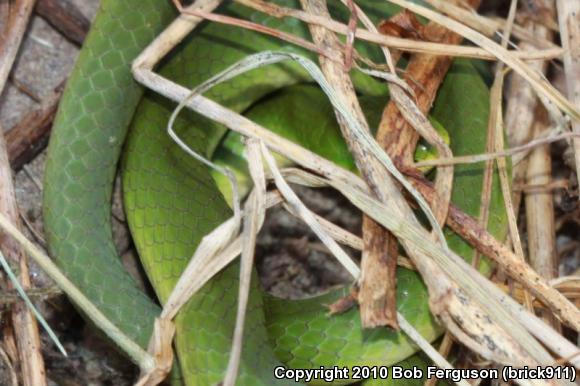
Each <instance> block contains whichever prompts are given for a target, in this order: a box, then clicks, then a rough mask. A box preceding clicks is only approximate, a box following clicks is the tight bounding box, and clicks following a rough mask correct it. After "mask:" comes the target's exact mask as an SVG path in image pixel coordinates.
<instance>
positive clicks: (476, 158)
mask: <svg viewBox="0 0 580 386" xmlns="http://www.w3.org/2000/svg"><path fill="white" fill-rule="evenodd" d="M558 132H559V130H558V129H555V130H552V131H550V132H545V133H543V134H541V135H539V136H538V137H536V138H534V139H533V140H531V141H529V142H527V143H524V144H523V145H520V146H514V147H512V148H511V149H506V150H501V151H495V152H490V153H482V154H472V155H466V156H457V157H453V158H437V159H433V160H426V161H419V162H415V163H414V166H415V167H416V168H420V167H426V166H442V165H457V164H474V163H479V162H485V161H490V160H493V159H496V158H501V157H513V158H514V160H513V162H514V163H516V162H517V161H518V160H516V159H515V158H516V156H517V155H520V154H526V155H527V153H529V152H530V150H533V149H535V148H536V147H539V146H543V145H547V144H550V143H553V142H558V141H562V140H566V139H573V138H580V134H577V133H561V134H558ZM519 159H523V157H519ZM522 185H523V184H522Z"/></svg>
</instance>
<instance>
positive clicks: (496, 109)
mask: <svg viewBox="0 0 580 386" xmlns="http://www.w3.org/2000/svg"><path fill="white" fill-rule="evenodd" d="M516 9H517V1H516V0H512V1H511V4H510V10H509V15H508V19H507V22H506V24H505V28H504V30H503V34H502V35H503V38H502V47H503V48H506V47H507V46H508V42H509V39H510V36H511V32H512V28H513V25H514V20H515V17H516ZM504 79H505V71H504V66H503V63H501V62H500V63H498V64H497V67H496V70H495V76H494V82H493V86H492V88H491V93H490V106H491V109H490V116H489V122H488V146H489V147H490V148H491V149H490V150H492V151H495V152H498V151H502V150H503V149H504V123H503V108H502V102H503V100H502V96H503V85H504ZM495 161H496V162H495V163H496V164H497V170H498V175H499V180H500V186H501V191H502V196H503V201H504V206H505V211H506V213H507V219H508V229H509V241H510V242H511V244H512V246H513V249H514V252H515V254H516V256H518V257H519V258H520V260H521V261H525V256H524V251H523V249H522V243H521V238H520V234H519V230H518V225H517V215H516V213H517V210H516V209H514V205H513V202H512V194H511V190H510V178H509V176H508V171H507V170H508V169H507V163H506V160H505V159H504V158H497V159H496V160H495ZM493 164H494V163H493V162H488V163H487V164H486V169H485V183H487V184H488V185H487V186H484V191H485V202H484V195H483V194H482V201H481V202H482V207H481V212H480V213H482V215H481V216H480V221H482V224H484V228H487V223H488V220H489V204H490V200H491V188H492V176H493ZM478 258H479V254H476V256H475V257H474V264H478V261H477V260H478ZM524 300H525V304H526V307H527V309H528V310H529V311H530V312H533V306H532V298H531V296H530V295H529V293H528V292H526V291H524Z"/></svg>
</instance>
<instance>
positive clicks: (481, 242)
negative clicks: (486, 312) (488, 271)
mask: <svg viewBox="0 0 580 386" xmlns="http://www.w3.org/2000/svg"><path fill="white" fill-rule="evenodd" d="M405 172H406V173H408V177H409V178H410V180H411V182H412V183H413V186H415V188H416V189H417V190H418V191H419V192H421V194H422V195H423V196H424V197H425V198H426V199H427V200H429V201H430V200H431V199H432V198H433V197H435V195H436V194H437V193H436V191H435V189H434V188H433V185H432V183H431V182H430V181H428V180H427V179H425V178H424V177H422V176H421V175H420V174H418V172H417V171H416V170H415V171H413V170H406V171H405ZM447 225H448V226H449V227H450V228H451V229H452V230H453V231H454V232H455V233H457V234H458V235H459V236H461V237H462V238H463V239H465V240H466V241H467V242H468V243H469V244H470V245H471V246H473V247H474V248H476V249H477V250H478V251H479V252H480V253H482V254H484V255H486V256H488V257H489V258H491V259H492V260H494V261H495V262H496V263H497V264H498V265H499V267H500V268H502V269H504V270H505V271H506V272H507V273H508V274H509V275H510V276H511V277H512V278H514V279H515V280H517V281H518V282H520V283H521V284H522V285H523V286H524V288H526V289H527V290H529V291H530V292H531V293H533V294H534V295H535V296H536V297H537V298H538V299H540V300H541V301H543V302H544V303H545V304H546V306H548V307H549V308H550V309H551V310H552V311H553V312H554V313H555V314H556V315H558V317H559V318H560V319H561V320H562V321H563V322H564V323H565V324H567V325H569V326H570V327H572V328H574V329H580V322H578V320H577V319H576V318H575V317H574V316H573V315H574V314H576V313H577V312H578V311H577V310H576V309H573V308H571V307H570V305H569V304H566V303H563V302H562V301H561V298H560V294H559V293H557V292H554V291H553V288H551V287H550V286H549V285H548V284H547V282H546V281H545V280H543V279H542V278H541V277H540V276H539V275H538V274H537V272H535V271H534V270H533V269H532V268H531V267H530V266H528V265H527V264H526V263H525V262H522V261H521V260H520V259H518V257H517V256H516V255H515V254H514V253H513V252H512V251H511V250H510V249H509V248H507V247H506V246H505V245H503V244H502V243H501V242H499V241H498V240H497V239H495V238H494V237H493V236H492V235H491V234H490V233H489V232H488V231H487V230H485V229H483V228H482V227H481V225H480V224H479V223H478V222H477V220H476V219H474V218H473V217H471V216H469V215H467V214H466V213H465V212H463V211H462V210H461V209H460V208H458V207H457V206H455V205H453V204H451V205H449V216H448V218H447Z"/></svg>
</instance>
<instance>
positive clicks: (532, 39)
mask: <svg viewBox="0 0 580 386" xmlns="http://www.w3.org/2000/svg"><path fill="white" fill-rule="evenodd" d="M426 1H427V3H429V4H430V5H432V6H433V7H434V8H436V9H438V10H439V11H441V12H443V13H445V14H447V15H449V16H451V17H452V18H454V19H455V20H458V21H461V22H462V23H464V24H466V25H468V26H469V27H471V28H473V29H475V30H477V31H479V32H481V33H483V34H485V35H486V36H489V37H493V35H496V34H497V35H500V36H501V35H503V34H501V33H500V31H501V30H502V29H504V28H505V25H506V23H508V21H507V20H505V19H502V18H497V17H496V18H490V17H485V16H482V15H480V14H478V13H476V12H474V11H472V10H467V9H464V8H462V7H460V6H457V5H455V4H453V3H450V2H447V1H443V0H426ZM512 34H513V35H514V36H515V37H516V38H518V39H520V40H522V41H525V42H528V43H531V44H532V45H534V46H536V47H539V48H554V47H556V45H555V44H554V43H552V42H551V41H549V40H546V39H543V38H541V37H538V36H534V35H533V34H530V33H529V32H528V31H527V30H526V29H525V28H523V27H521V26H519V25H517V24H514V25H513V26H512ZM523 51H525V50H523Z"/></svg>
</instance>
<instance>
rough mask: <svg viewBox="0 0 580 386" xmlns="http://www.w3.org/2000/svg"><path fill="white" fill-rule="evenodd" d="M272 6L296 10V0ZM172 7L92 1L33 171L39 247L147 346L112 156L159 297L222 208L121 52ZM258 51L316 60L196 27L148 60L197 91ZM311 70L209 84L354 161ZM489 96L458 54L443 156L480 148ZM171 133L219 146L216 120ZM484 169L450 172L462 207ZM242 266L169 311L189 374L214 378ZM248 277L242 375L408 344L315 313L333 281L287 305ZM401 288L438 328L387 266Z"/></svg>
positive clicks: (286, 24)
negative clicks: (42, 234)
mask: <svg viewBox="0 0 580 386" xmlns="http://www.w3.org/2000/svg"><path fill="white" fill-rule="evenodd" d="M276 2H277V3H280V4H281V5H284V6H294V7H296V6H297V3H296V2H294V1H293V0H277V1H276ZM359 4H360V5H361V6H363V7H364V8H365V10H366V11H367V13H368V14H369V15H370V16H371V18H374V20H375V21H377V20H379V19H385V18H387V17H389V16H390V15H392V14H393V12H394V11H395V9H394V8H393V7H391V6H389V5H388V3H386V2H384V1H374V0H361V1H360V2H359ZM329 7H330V9H331V11H332V12H333V14H334V15H335V17H337V18H341V17H342V18H345V17H347V12H346V10H345V9H343V7H342V5H340V4H339V2H338V1H334V0H333V1H329ZM219 12H223V13H227V14H229V15H233V16H236V17H243V18H245V19H248V20H252V21H254V22H258V23H262V24H265V25H268V26H269V27H273V28H277V29H280V30H283V31H285V32H289V33H293V34H295V35H298V36H302V37H304V38H307V37H308V30H307V28H306V26H305V25H304V24H301V23H299V22H297V21H296V20H293V19H276V18H273V17H270V16H267V15H264V14H260V13H257V12H254V11H250V10H248V9H245V8H243V7H242V6H240V5H238V4H235V3H229V2H228V3H226V4H225V5H224V6H223V7H222V8H221V9H220V10H219ZM175 16H176V15H175V12H174V11H173V10H172V8H171V6H170V2H169V1H159V0H103V1H102V6H101V10H100V12H99V15H98V16H97V18H96V20H95V22H94V24H93V27H92V30H91V32H90V34H89V36H88V37H87V40H86V42H85V46H84V48H83V50H82V52H81V54H80V56H79V59H78V61H77V64H76V67H75V70H74V71H73V73H72V75H71V77H70V79H69V82H68V86H67V90H66V92H65V94H64V96H63V99H62V102H61V105H60V108H59V112H58V114H57V117H56V120H55V124H54V127H53V134H52V137H51V140H50V146H49V152H48V160H47V169H46V176H45V191H44V220H45V229H46V233H47V239H48V244H49V248H50V253H51V254H52V256H54V258H55V259H56V261H57V262H58V263H59V265H60V266H61V267H62V269H63V271H64V272H65V273H66V274H67V275H68V276H69V277H70V278H71V280H73V281H74V283H75V284H76V285H77V286H79V287H80V288H81V289H82V290H83V291H84V292H85V293H86V294H87V296H88V297H89V298H90V299H91V300H92V301H93V302H94V303H95V304H96V305H97V306H98V307H99V308H100V309H101V310H102V311H103V312H104V313H105V315H107V317H108V318H110V319H111V320H112V321H113V322H114V323H116V324H117V325H118V326H119V327H120V328H121V329H122V330H123V331H124V332H125V333H126V334H127V335H129V336H130V337H132V338H134V339H136V340H137V341H138V342H139V343H140V344H141V345H142V346H143V347H146V345H147V343H148V339H149V336H150V334H151V330H152V323H153V319H154V317H155V316H156V315H158V314H159V311H160V308H159V306H158V305H157V303H156V301H155V300H153V299H151V298H150V297H148V296H147V295H146V294H144V293H143V292H142V291H141V290H140V289H139V288H138V287H137V285H136V284H135V282H134V280H133V279H132V278H131V277H130V276H129V275H128V274H127V273H126V272H125V271H124V270H123V267H122V264H121V263H120V260H119V257H118V254H117V251H116V250H115V246H114V244H113V241H112V232H111V226H110V201H111V192H112V187H113V182H114V179H115V173H116V170H117V166H118V161H119V158H120V155H121V153H123V154H124V158H123V162H122V164H123V165H122V166H123V190H124V200H125V209H126V212H127V218H128V222H129V226H130V228H131V233H132V236H133V238H134V241H135V244H136V246H137V250H138V252H139V255H140V259H141V262H142V264H143V266H144V268H145V270H146V272H147V275H148V278H149V280H150V281H151V284H152V286H153V288H154V290H155V294H156V296H157V298H158V300H159V301H160V302H161V303H163V302H164V301H165V300H166V299H167V297H168V295H169V293H170V291H171V290H172V288H173V285H174V284H175V282H176V280H177V279H178V277H179V275H180V273H181V271H182V270H183V269H184V267H185V265H186V264H187V262H188V260H189V259H190V257H191V256H192V255H193V252H194V251H195V248H196V246H197V244H198V243H199V241H200V240H201V238H202V237H203V236H204V235H205V234H207V233H208V232H209V231H211V230H212V229H213V228H215V227H216V226H217V225H218V224H219V223H221V222H222V221H224V220H225V219H226V218H227V217H228V216H229V215H230V210H229V207H228V205H227V203H226V201H225V200H224V198H223V196H222V195H221V194H220V192H219V191H218V189H217V187H216V184H215V182H214V180H213V179H212V178H211V175H210V173H209V171H208V170H207V169H206V167H204V166H202V165H200V164H199V163H198V162H196V161H195V160H192V159H191V158H189V157H187V155H186V154H185V153H184V152H182V151H181V150H180V149H179V148H178V147H177V146H176V145H175V144H173V143H172V142H171V141H170V139H169V137H168V136H167V135H166V132H165V127H166V124H167V120H168V117H169V113H170V112H171V109H172V108H173V106H174V105H173V104H172V103H170V102H169V101H167V100H165V99H163V98H161V97H160V96H156V95H153V94H152V93H147V95H146V96H145V97H144V98H142V94H143V90H142V89H141V88H140V87H139V86H138V85H137V84H136V83H135V82H134V80H133V79H132V76H131V73H130V63H131V61H132V59H134V58H135V57H136V56H137V55H138V54H139V53H140V51H142V50H143V49H144V47H145V46H146V45H147V44H148V43H149V42H150V41H151V40H152V39H153V37H154V36H155V35H156V34H157V33H159V32H160V31H161V30H162V28H163V27H164V26H166V25H167V24H168V23H169V22H170V20H171V19H172V18H174V17H175ZM357 49H358V50H359V52H360V53H361V54H364V55H366V56H368V57H370V58H371V59H372V60H375V61H379V60H380V56H379V55H380V52H379V51H378V49H377V48H376V47H371V46H368V45H365V44H362V43H358V45H357ZM262 50H289V51H292V52H296V53H299V54H301V55H306V56H310V57H311V58H313V56H312V54H311V53H307V52H304V51H302V50H301V49H298V48H295V47H293V46H290V45H288V44H286V43H284V42H280V41H278V40H276V39H274V38H272V37H268V36H265V35H260V34H258V33H255V32H252V31H247V30H241V29H239V28H235V27H231V26H225V25H217V24H211V23H202V24H201V25H200V26H199V27H198V28H197V29H196V31H195V32H194V33H193V34H192V36H190V37H189V38H188V39H186V41H185V42H184V43H183V44H182V45H181V46H180V47H179V48H178V49H177V50H176V51H175V52H174V53H172V54H171V55H170V57H169V58H168V60H166V61H165V63H164V64H163V65H162V66H161V68H160V69H158V71H160V73H161V74H162V75H163V76H166V77H169V78H171V79H172V80H174V81H176V82H178V83H180V84H183V85H185V86H187V87H194V86H196V85H198V84H200V83H201V82H203V81H204V80H206V79H208V78H209V77H211V76H212V75H213V74H216V73H217V72H219V71H221V70H223V69H224V68H226V67H228V66H229V65H231V64H233V63H234V62H236V61H238V60H240V59H242V58H243V57H245V56H247V55H248V54H251V53H254V52H258V51H262ZM353 78H354V80H355V84H356V86H357V91H358V92H359V93H360V94H361V95H363V98H362V99H363V101H364V103H363V104H366V105H368V108H367V109H365V110H366V113H367V115H368V120H369V122H370V123H371V125H374V126H376V124H377V123H378V119H379V117H380V110H381V109H382V106H384V103H385V101H386V98H387V88H386V86H385V85H384V84H382V83H381V82H379V81H377V80H374V79H371V78H370V77H368V76H366V75H363V74H361V73H354V74H353ZM308 81H309V79H308V77H306V76H305V74H304V72H303V71H302V70H300V69H299V68H298V67H296V66H294V65H290V64H281V65H276V66H268V67H265V68H263V69H260V70H254V71H252V72H250V73H247V74H244V75H242V76H239V77H237V78H235V79H233V80H230V81H228V82H226V83H224V84H221V85H219V86H217V87H215V88H214V89H212V90H211V91H209V92H208V93H207V96H209V97H210V98H212V99H214V100H215V101H217V102H219V103H221V104H224V105H225V106H227V107H229V108H230V109H233V110H235V111H238V112H240V113H244V114H245V115H247V116H248V117H250V118H251V119H253V120H255V121H257V122H258V123H260V124H262V125H264V126H265V127H268V128H270V129H272V130H274V131H277V132H278V133H280V134H281V135H284V136H286V137H288V138H290V139H292V140H294V141H296V142H298V143H300V144H301V145H303V146H305V147H307V148H309V149H311V150H313V151H316V152H318V153H320V154H321V155H323V156H325V157H327V158H329V159H332V160H334V161H335V162H337V163H339V164H340V165H341V166H343V167H346V168H352V167H353V166H352V165H353V164H352V160H351V159H350V157H349V155H348V153H347V152H346V147H345V145H344V143H343V142H342V139H341V138H340V134H339V130H338V128H337V125H336V122H335V121H334V114H333V111H332V109H331V106H330V104H329V103H328V101H326V99H325V98H324V96H323V95H322V94H321V93H320V91H319V90H317V89H316V88H315V87H313V86H311V85H305V84H304V83H305V82H308ZM487 101H488V89H487V87H486V85H485V84H484V82H483V81H482V80H481V77H480V76H479V74H478V72H477V71H476V70H475V69H474V67H473V66H472V64H471V63H470V62H468V61H456V63H455V64H454V65H453V67H452V69H451V71H450V73H449V74H448V76H447V78H446V80H445V82H444V84H443V85H442V87H441V90H440V91H439V95H438V98H437V101H436V103H435V105H434V108H433V110H432V115H433V116H434V117H435V118H436V119H437V121H438V122H440V123H441V124H442V125H443V126H444V127H445V128H446V129H447V131H448V132H449V135H450V137H451V147H452V149H453V151H454V153H455V154H468V153H480V152H482V151H483V150H484V147H485V138H484V133H485V130H486V125H487V114H488V110H489V109H488V102H487ZM130 123H131V130H130V135H129V137H128V139H127V140H126V141H125V136H126V133H127V129H128V127H129V124H130ZM176 131H177V133H178V134H179V135H180V137H182V138H185V139H186V141H187V142H188V144H189V146H190V147H192V148H193V149H194V150H197V151H198V152H201V153H205V154H206V155H208V156H211V155H212V154H214V153H216V148H217V153H220V152H221V151H222V150H220V149H222V147H220V143H221V142H227V141H224V140H223V138H224V132H225V129H224V128H223V127H220V126H219V125H217V124H215V123H213V122H210V121H208V120H206V119H204V118H202V117H200V116H197V115H195V114H193V113H190V114H184V115H183V117H182V118H180V119H179V120H178V121H177V125H176ZM226 138H227V137H226ZM123 145H124V147H123ZM482 175H483V169H482V167H481V166H480V165H465V166H459V167H457V168H456V178H455V185H454V193H453V201H454V203H455V204H457V205H458V206H460V207H461V208H463V210H465V211H466V212H467V213H469V214H471V215H475V214H476V213H477V211H478V208H479V197H478V195H477V194H473V193H474V192H477V191H479V190H478V189H480V187H481V184H482ZM501 208H502V205H501V193H500V192H499V189H497V188H494V190H493V197H492V208H491V220H490V224H491V227H492V229H491V231H492V233H494V234H495V235H496V236H500V235H502V234H504V233H505V223H506V221H505V216H504V214H503V212H502V210H501ZM446 236H447V238H448V243H449V245H450V247H451V248H453V249H454V250H455V251H456V252H458V253H459V254H461V255H462V256H465V257H469V256H470V255H471V249H470V248H469V247H468V246H467V245H466V244H465V243H464V242H463V241H462V240H460V239H459V238H458V237H457V236H456V235H454V234H452V233H451V232H449V231H447V230H446ZM238 275H239V267H238V265H237V264H236V263H234V264H232V265H230V266H229V267H227V268H226V269H225V270H224V271H223V272H221V273H220V274H218V275H217V276H216V277H215V278H213V279H212V280H211V281H210V282H209V283H208V285H206V286H205V287H204V288H203V289H202V290H201V291H200V292H199V293H198V294H196V295H195V296H194V297H193V298H192V299H191V300H190V301H189V302H188V303H187V305H186V306H185V308H184V309H183V311H182V312H181V313H180V314H179V315H178V317H177V319H176V327H177V334H176V350H177V354H178V359H179V364H180V368H181V370H180V371H181V373H182V375H183V381H184V382H185V384H187V385H212V384H215V383H217V382H219V381H220V380H221V379H222V377H223V372H224V370H225V367H226V364H227V359H228V355H229V350H230V345H231V337H232V334H233V326H234V322H235V310H236V301H237V287H238ZM253 283H254V285H253V287H252V292H251V296H250V304H249V308H248V315H247V320H246V326H247V329H246V336H245V340H244V342H245V344H244V348H243V354H242V363H241V367H240V376H239V379H238V384H240V385H273V384H281V385H286V384H289V383H290V382H289V381H288V380H279V379H276V378H275V377H274V373H273V369H274V367H276V366H280V365H282V364H284V365H285V366H289V367H296V368H319V367H320V366H354V365H390V364H392V363H395V362H398V361H401V360H404V359H406V358H408V357H409V356H411V355H412V354H413V353H414V352H415V351H416V348H415V346H414V345H413V344H412V343H411V342H410V341H409V340H408V338H406V337H405V336H404V335H403V334H401V333H397V332H393V331H388V330H386V329H376V330H371V331H363V330H361V328H360V321H359V315H358V313H357V311H356V310H351V311H349V312H347V313H345V314H343V315H339V316H336V317H331V318H329V317H327V316H326V310H325V308H324V307H323V304H328V303H330V302H332V301H333V300H334V299H336V298H337V297H339V296H341V295H342V294H343V293H344V292H345V290H338V291H334V292H332V293H329V294H325V295H322V296H318V297H315V298H312V299H307V300H301V301H291V302H290V301H281V300H280V299H275V298H272V297H269V296H264V295H263V294H262V293H261V291H260V289H259V286H258V284H257V283H258V280H257V278H256V277H254V278H253ZM397 286H398V308H399V311H400V312H401V313H402V314H403V315H405V317H406V318H408V319H409V320H410V321H411V323H413V324H414V326H415V327H416V328H417V329H418V330H419V331H420V332H421V333H422V334H423V335H424V336H425V337H426V338H428V339H431V340H432V339H435V338H436V337H437V336H438V334H439V333H440V328H439V327H438V326H437V325H436V323H435V322H434V320H433V319H432V316H431V315H430V313H429V310H428V297H427V292H426V290H425V287H424V285H423V284H422V282H421V280H420V278H419V277H418V275H417V274H416V273H414V272H411V271H408V270H405V269H399V274H398V283H397ZM411 361H413V364H415V363H418V362H417V361H420V360H419V359H418V358H417V357H413V359H411ZM314 383H316V382H314ZM383 384H386V383H383Z"/></svg>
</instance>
